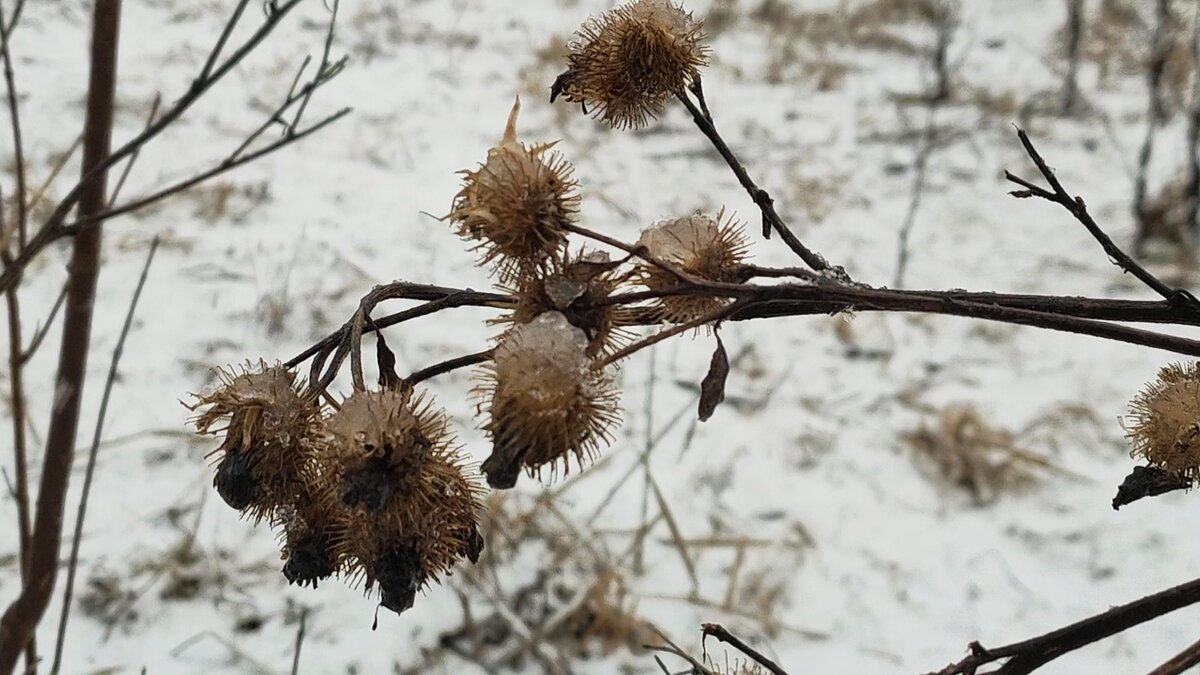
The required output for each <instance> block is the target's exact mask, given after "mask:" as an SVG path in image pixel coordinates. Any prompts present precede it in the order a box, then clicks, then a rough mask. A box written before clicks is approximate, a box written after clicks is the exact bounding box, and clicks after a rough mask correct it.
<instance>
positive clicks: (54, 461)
mask: <svg viewBox="0 0 1200 675" xmlns="http://www.w3.org/2000/svg"><path fill="white" fill-rule="evenodd" d="M120 16H121V0H96V3H95V5H94V7H93V10H92V39H91V52H90V58H89V63H90V69H89V81H88V95H87V112H86V116H85V122H84V143H83V165H82V168H81V174H82V175H83V178H81V180H80V185H81V186H82V187H81V188H80V195H79V200H78V201H79V210H80V213H82V214H83V215H84V216H87V215H90V214H93V213H96V212H98V211H101V210H103V208H104V205H105V202H106V198H107V190H106V188H105V186H106V183H107V170H106V168H101V167H104V166H105V163H106V161H107V159H106V158H107V157H108V156H109V152H110V148H111V139H112V128H113V99H114V96H115V90H116V79H117V43H118V36H119V34H120V25H121V22H120ZM100 243H101V239H100V228H93V229H92V230H90V231H88V232H87V233H85V234H83V235H82V236H80V237H77V238H76V239H75V242H74V247H73V248H72V251H71V259H70V263H69V264H68V268H67V269H68V270H69V275H68V282H67V283H68V287H67V299H66V314H65V318H64V322H63V337H62V345H61V347H60V349H59V361H58V368H57V375H56V377H55V395H54V405H53V406H52V407H51V410H50V421H49V425H48V426H49V433H48V437H47V439H46V451H45V454H44V455H43V462H42V477H41V484H40V486H39V489H38V499H37V513H36V515H35V517H34V521H33V531H32V538H31V542H30V554H29V571H30V574H29V579H28V580H27V581H26V582H25V583H23V584H22V586H21V592H20V594H19V595H18V596H17V598H16V599H15V600H13V601H12V604H10V605H9V606H8V609H6V610H5V612H4V615H3V616H2V617H0V675H7V674H8V673H11V672H12V671H13V669H14V668H15V667H16V661H17V653H18V652H19V651H21V650H22V649H23V648H24V647H25V646H26V645H27V644H28V643H29V641H30V639H32V638H33V636H34V633H35V631H36V628H37V625H38V623H39V622H40V621H41V619H42V616H43V615H44V614H45V611H46V607H47V605H48V604H49V602H50V595H51V593H52V591H53V589H54V582H55V579H56V578H57V576H58V556H59V549H60V546H61V539H62V518H63V509H64V506H65V503H66V496H67V486H68V484H69V482H70V477H71V464H72V461H73V460H74V454H75V440H76V433H77V431H78V428H79V414H80V406H81V404H82V398H83V396H82V394H83V386H84V382H85V380H86V377H87V360H88V347H89V341H90V338H91V327H92V315H93V311H94V309H95V299H96V284H97V279H98V277H99V273H100ZM28 250H29V248H28V247H27V248H26V249H25V250H23V251H22V253H23V254H24V253H26V252H27V251H28ZM19 270H20V268H19V267H16V266H15V265H10V266H9V267H8V268H7V269H6V270H5V274H8V273H9V272H13V273H15V274H14V278H15V275H16V274H19Z"/></svg>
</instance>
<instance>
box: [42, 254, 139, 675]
mask: <svg viewBox="0 0 1200 675" xmlns="http://www.w3.org/2000/svg"><path fill="white" fill-rule="evenodd" d="M158 243H159V239H158V237H155V238H154V240H153V241H151V242H150V251H149V252H148V253H147V254H146V262H145V263H144V264H143V265H142V273H141V276H139V277H138V281H137V286H136V287H135V288H134V290H133V299H132V300H130V301H129V311H128V312H126V314H125V323H124V324H122V325H121V333H120V336H119V337H118V338H117V346H116V347H114V348H113V354H112V361H111V362H110V363H109V366H108V377H106V378H105V380H104V394H103V396H101V398H100V412H99V413H98V417H97V418H96V429H95V431H94V432H93V434H92V447H91V449H90V450H89V451H88V460H87V468H86V470H85V471H84V475H83V491H82V493H80V495H79V510H78V512H77V513H76V515H75V534H74V537H73V538H72V539H71V557H70V562H69V563H68V564H67V583H66V587H65V588H64V589H63V603H62V612H61V614H60V617H59V620H58V639H57V640H56V641H55V643H54V662H53V665H52V666H51V667H50V673H51V675H58V672H59V668H60V666H61V665H62V654H63V646H64V645H65V644H66V639H67V620H68V619H69V618H70V616H71V592H72V591H73V590H74V588H75V573H76V572H77V571H78V570H79V544H80V542H81V541H83V522H84V519H85V518H86V517H87V505H88V497H89V495H90V494H91V491H92V479H93V477H94V476H95V472H96V457H97V456H98V455H99V453H100V439H101V438H102V437H103V435H104V419H105V417H107V415H108V401H109V399H110V397H111V396H112V390H113V385H114V384H116V381H117V368H118V366H120V364H121V355H122V354H123V353H124V352H125V340H126V339H128V337H129V331H130V330H131V329H132V328H133V316H134V313H135V312H136V311H137V306H138V300H140V299H141V297H142V289H143V288H145V286H146V277H147V276H149V274H150V264H151V263H153V262H154V253H155V252H156V251H157V250H158Z"/></svg>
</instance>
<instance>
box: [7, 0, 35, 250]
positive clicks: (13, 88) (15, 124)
mask: <svg viewBox="0 0 1200 675" xmlns="http://www.w3.org/2000/svg"><path fill="white" fill-rule="evenodd" d="M17 11H18V12H19V11H20V9H19V8H18V10H17ZM13 21H14V22H15V21H16V18H15V17H14V18H13ZM8 36H9V29H8V28H7V27H6V26H5V25H4V6H3V4H0V60H2V61H3V62H4V89H5V91H6V92H7V94H8V96H7V98H8V116H9V124H10V127H11V130H12V144H13V157H14V161H15V163H16V173H17V176H16V177H17V195H16V197H17V222H16V229H17V243H18V245H19V246H21V247H24V246H25V242H26V240H27V239H28V232H27V225H28V221H29V212H28V209H27V204H28V202H27V201H26V200H27V199H28V197H29V195H27V194H25V193H26V188H25V148H24V145H23V143H22V140H21V110H20V105H19V104H18V103H17V84H16V76H15V75H14V74H13V67H12V54H11V53H10V50H9V45H8ZM0 240H3V243H4V244H7V237H6V236H5V234H4V232H3V230H0Z"/></svg>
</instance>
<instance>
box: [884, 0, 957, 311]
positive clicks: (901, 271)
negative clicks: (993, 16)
mask: <svg viewBox="0 0 1200 675" xmlns="http://www.w3.org/2000/svg"><path fill="white" fill-rule="evenodd" d="M937 7H938V9H937V11H938V15H937V19H936V21H937V26H936V27H937V44H936V45H935V46H934V49H933V53H932V55H931V59H930V69H931V70H932V71H933V75H934V82H935V84H934V89H933V92H932V93H931V94H930V95H929V97H928V102H927V107H926V116H925V129H924V131H923V132H922V134H921V141H920V142H921V147H920V148H919V149H918V150H917V157H916V159H915V161H914V162H913V185H912V193H911V197H910V198H909V202H908V212H907V213H906V214H905V216H904V223H903V224H901V226H900V235H899V241H898V244H897V251H896V275H895V277H894V278H893V284H894V285H895V286H896V287H897V288H900V287H903V286H904V275H905V272H907V271H908V259H909V238H910V237H911V236H912V231H913V227H914V226H915V225H916V222H917V213H918V212H919V211H920V209H921V198H922V196H923V195H924V193H925V185H926V180H927V178H928V174H929V160H930V158H931V157H932V156H933V152H934V150H936V149H937V114H938V111H939V110H940V109H941V107H942V105H943V104H944V103H945V102H946V101H948V100H949V99H950V93H951V91H950V60H949V53H950V43H951V42H952V41H953V40H954V29H955V28H956V27H957V26H958V20H957V16H956V14H955V10H954V8H953V7H951V6H950V4H949V3H942V4H939V5H938V6H937Z"/></svg>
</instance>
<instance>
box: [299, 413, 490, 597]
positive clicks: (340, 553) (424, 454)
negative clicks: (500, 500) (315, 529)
mask: <svg viewBox="0 0 1200 675" xmlns="http://www.w3.org/2000/svg"><path fill="white" fill-rule="evenodd" d="M326 426H327V429H328V436H327V438H326V445H325V447H324V448H323V449H322V450H321V452H320V455H319V457H318V459H319V463H320V464H321V465H322V466H323V467H325V468H326V470H327V472H328V473H327V476H328V481H327V483H326V486H325V489H324V490H322V494H323V495H324V499H325V500H326V501H328V502H332V503H331V504H329V506H328V508H330V509H341V510H342V511H344V513H345V517H344V518H343V519H342V520H341V521H340V523H339V531H338V532H337V533H336V534H335V537H334V540H335V541H334V546H333V548H334V551H335V554H336V558H337V559H339V560H344V561H345V570H346V572H347V574H348V575H349V576H351V577H352V578H353V577H362V578H364V579H365V581H366V587H367V589H368V590H371V589H373V588H374V587H375V586H376V584H378V585H379V588H380V592H381V593H382V598H383V604H384V606H385V607H388V608H389V609H393V610H395V611H397V612H399V611H403V609H406V608H407V607H408V606H411V603H412V598H413V596H414V594H415V593H416V591H417V590H418V589H420V588H422V587H424V586H425V585H426V584H428V583H430V582H437V581H438V578H439V576H440V575H442V574H445V573H448V572H449V571H450V570H451V568H452V567H453V566H454V565H455V563H457V562H458V560H459V559H461V558H464V557H466V558H469V559H471V560H472V561H474V560H476V559H477V558H478V557H479V553H480V551H481V548H482V539H480V537H479V533H478V529H477V527H476V518H477V514H478V511H479V508H480V506H479V499H480V495H481V493H482V489H481V488H480V486H479V485H478V484H477V483H475V482H474V481H471V480H469V479H468V478H467V477H466V474H465V473H464V465H465V462H464V460H463V457H462V454H461V452H460V449H459V448H458V446H456V445H455V443H454V438H453V436H452V435H451V434H450V432H449V430H448V425H447V421H446V416H445V414H444V413H442V412H441V411H438V410H434V409H433V408H432V406H431V404H429V403H428V402H425V401H424V400H423V399H422V397H421V396H417V395H413V394H411V393H408V392H403V393H401V392H394V391H374V392H355V393H354V394H353V395H351V396H350V398H348V399H346V401H345V402H343V404H342V407H341V409H340V410H338V411H337V412H336V413H334V414H333V415H330V417H329V420H328V422H327V425H326Z"/></svg>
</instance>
